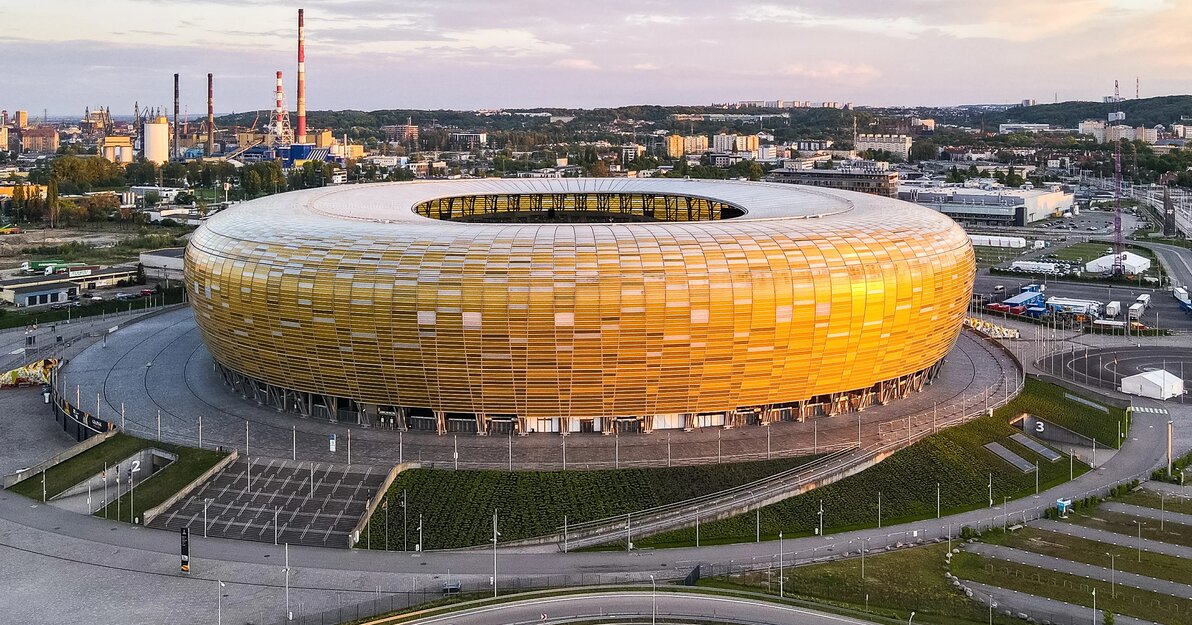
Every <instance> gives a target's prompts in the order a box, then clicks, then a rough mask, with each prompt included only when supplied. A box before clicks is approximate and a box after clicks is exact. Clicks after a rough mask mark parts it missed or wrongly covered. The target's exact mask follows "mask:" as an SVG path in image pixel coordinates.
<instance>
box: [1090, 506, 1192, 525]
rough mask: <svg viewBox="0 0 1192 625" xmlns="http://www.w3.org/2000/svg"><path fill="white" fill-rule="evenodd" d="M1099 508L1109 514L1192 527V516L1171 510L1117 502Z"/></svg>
mask: <svg viewBox="0 0 1192 625" xmlns="http://www.w3.org/2000/svg"><path fill="white" fill-rule="evenodd" d="M1099 508H1100V509H1101V510H1106V511H1108V512H1117V513H1120V514H1129V515H1131V516H1136V517H1142V518H1144V519H1154V520H1156V521H1158V520H1163V522H1165V523H1178V524H1180V525H1187V526H1189V527H1192V514H1183V513H1180V512H1172V511H1170V510H1167V511H1164V510H1159V509H1157V508H1148V507H1146V506H1135V505H1133V504H1128V503H1121V502H1117V501H1107V502H1105V503H1103V504H1101V505H1100V506H1099Z"/></svg>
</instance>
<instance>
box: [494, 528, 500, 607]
mask: <svg viewBox="0 0 1192 625" xmlns="http://www.w3.org/2000/svg"><path fill="white" fill-rule="evenodd" d="M500 535H501V533H500V532H498V531H497V511H496V510H493V596H494V597H496V596H497V538H498V537H499V536H500Z"/></svg>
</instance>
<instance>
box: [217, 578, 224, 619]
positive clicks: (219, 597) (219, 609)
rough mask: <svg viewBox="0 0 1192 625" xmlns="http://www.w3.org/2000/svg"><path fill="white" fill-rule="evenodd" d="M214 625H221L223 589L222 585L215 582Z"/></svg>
mask: <svg viewBox="0 0 1192 625" xmlns="http://www.w3.org/2000/svg"><path fill="white" fill-rule="evenodd" d="M215 584H216V585H215V625H223V588H224V585H225V584H224V583H223V582H221V581H219V580H218V579H217V580H215Z"/></svg>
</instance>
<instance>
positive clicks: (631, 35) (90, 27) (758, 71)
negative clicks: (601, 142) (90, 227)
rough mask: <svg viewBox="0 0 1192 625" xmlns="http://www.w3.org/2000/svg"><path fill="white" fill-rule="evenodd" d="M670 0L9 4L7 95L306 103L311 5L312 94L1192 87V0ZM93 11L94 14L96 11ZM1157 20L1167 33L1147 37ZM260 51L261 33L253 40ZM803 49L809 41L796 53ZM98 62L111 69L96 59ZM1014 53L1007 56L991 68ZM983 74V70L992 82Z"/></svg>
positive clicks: (1073, 94) (335, 105) (636, 97)
mask: <svg viewBox="0 0 1192 625" xmlns="http://www.w3.org/2000/svg"><path fill="white" fill-rule="evenodd" d="M864 4H865V6H864V11H858V7H857V6H855V5H850V6H848V7H844V8H842V7H834V6H832V4H831V3H828V2H806V3H800V4H797V5H796V4H790V3H781V2H768V3H767V2H760V3H751V4H749V5H747V6H746V5H735V6H733V7H731V8H723V7H722V6H721V5H718V4H714V3H711V2H702V1H701V2H688V3H684V4H683V5H682V7H681V9H680V10H674V9H673V8H672V7H671V6H670V5H669V3H665V2H644V3H642V2H639V3H634V4H633V5H624V7H623V9H622V7H617V6H611V7H610V6H607V5H601V6H599V7H593V6H590V5H587V6H575V7H564V8H563V9H560V8H559V6H558V5H555V4H548V3H542V2H526V3H519V4H518V6H517V10H511V9H510V7H509V5H490V4H489V3H477V2H467V1H460V2H451V3H431V2H411V3H405V4H404V5H403V6H402V7H400V10H398V9H396V8H394V7H393V6H392V5H391V4H389V3H384V2H375V1H371V0H339V1H330V0H324V1H318V0H308V1H306V2H303V3H296V4H293V5H277V4H274V3H270V2H263V1H257V0H241V1H238V2H231V1H229V0H202V1H199V2H186V3H183V2H179V1H175V0H158V1H152V2H151V1H148V0H111V1H110V2H105V3H104V8H105V10H104V11H102V12H95V11H91V10H90V9H91V7H88V6H87V5H85V4H83V3H82V2H81V0H52V1H51V2H47V3H41V4H27V5H17V6H6V7H3V8H0V19H4V20H5V21H6V22H8V23H14V24H15V23H24V24H32V25H36V24H44V25H47V26H49V27H46V28H36V27H34V28H29V29H21V30H17V31H15V32H17V33H20V34H9V35H5V36H0V55H3V56H4V57H5V58H6V59H9V61H10V66H12V67H26V68H36V71H28V72H26V74H25V78H24V79H23V82H22V84H23V85H24V87H23V88H22V89H20V90H18V91H14V92H12V93H10V94H9V97H8V98H6V102H4V103H3V105H4V106H5V107H6V108H8V109H9V110H13V109H18V108H25V109H29V110H31V111H34V112H40V111H41V110H42V109H48V110H49V112H50V113H51V114H52V115H61V114H72V113H75V112H76V111H81V110H82V109H83V108H84V107H86V106H92V107H94V106H99V105H102V106H108V107H110V108H111V109H112V110H113V113H119V114H124V113H125V112H126V111H125V110H124V109H130V110H131V107H132V103H133V102H134V101H136V102H139V103H140V104H141V106H166V105H167V103H169V102H170V100H171V97H172V92H171V89H172V86H171V79H172V76H171V75H172V74H173V73H175V72H177V73H180V74H182V81H183V84H182V100H183V103H184V105H186V107H187V109H188V110H189V112H190V113H191V114H192V115H195V114H198V113H199V112H200V110H201V109H205V100H204V99H205V86H206V85H205V83H204V80H205V74H206V73H207V72H213V73H214V74H215V77H216V109H217V111H219V112H220V113H228V112H233V111H245V110H255V109H266V108H271V106H272V99H273V98H272V95H273V82H274V80H273V74H274V72H275V71H276V70H278V69H280V70H282V71H283V72H285V78H286V92H287V104H288V106H289V108H290V109H291V110H293V109H294V107H295V102H294V97H293V92H294V85H295V82H294V81H295V78H296V71H295V70H296V49H295V41H296V38H295V35H296V23H295V13H296V11H295V10H296V9H297V8H300V7H302V8H305V9H306V11H307V49H308V59H307V75H308V85H309V86H308V107H309V108H310V109H311V110H326V109H362V110H372V109H386V108H421V109H428V108H431V109H433V108H455V109H472V108H486V107H493V108H496V107H507V108H515V107H536V106H538V107H573V108H597V107H604V106H622V105H633V104H706V103H711V102H726V101H729V102H731V101H736V100H741V99H767V100H771V99H802V100H813V101H821V100H832V101H841V102H853V103H855V104H859V105H872V106H882V105H916V104H918V105H952V104H965V103H968V104H975V103H1010V102H1018V101H1021V100H1023V99H1035V100H1038V101H1039V102H1040V103H1044V102H1051V101H1052V100H1053V98H1054V97H1056V95H1057V94H1058V97H1059V100H1060V101H1066V100H1078V99H1079V100H1097V99H1099V98H1100V97H1101V96H1103V95H1106V94H1108V93H1111V92H1112V89H1113V81H1114V80H1115V79H1118V80H1121V81H1122V84H1123V85H1124V88H1123V95H1125V96H1127V97H1131V96H1133V89H1134V85H1133V84H1131V83H1133V79H1134V78H1135V77H1136V76H1137V77H1139V78H1140V80H1141V84H1142V95H1143V96H1144V97H1145V96H1154V95H1163V94H1173V93H1186V92H1188V91H1189V89H1188V87H1187V85H1188V81H1187V80H1186V79H1182V78H1181V76H1182V75H1183V74H1184V73H1186V70H1187V69H1188V66H1189V64H1190V62H1189V61H1188V60H1186V59H1185V58H1183V57H1182V56H1181V55H1172V54H1170V53H1169V51H1170V50H1172V49H1179V48H1180V47H1181V46H1186V45H1188V44H1189V43H1192V41H1190V40H1192V35H1190V34H1188V33H1187V32H1184V31H1182V30H1181V28H1180V24H1183V23H1186V21H1187V19H1188V18H1190V17H1192V6H1187V5H1180V4H1179V3H1176V2H1173V1H1169V0H1062V1H1059V2H1052V3H1047V4H1046V5H1042V6H1040V5H1037V3H1033V2H1029V1H1027V0H1012V1H1010V2H1001V3H998V7H997V8H998V10H997V11H996V12H994V11H993V10H992V9H991V8H990V7H988V6H987V5H983V4H980V3H964V4H963V5H958V3H949V2H942V1H940V0H895V1H891V2H882V3H875V2H865V3H864ZM84 13H85V14H87V15H88V19H86V20H79V19H77V16H78V15H80V14H84ZM1143 32H1145V33H1146V35H1147V36H1145V37H1139V36H1134V35H1137V34H1138V33H1143ZM249 44H250V45H249ZM787 50H791V51H792V52H790V53H788V52H786V51H787ZM96 59H98V61H97V62H95V60H96ZM990 60H996V62H990ZM977 75H981V76H983V78H982V79H981V80H972V78H973V77H974V76H977Z"/></svg>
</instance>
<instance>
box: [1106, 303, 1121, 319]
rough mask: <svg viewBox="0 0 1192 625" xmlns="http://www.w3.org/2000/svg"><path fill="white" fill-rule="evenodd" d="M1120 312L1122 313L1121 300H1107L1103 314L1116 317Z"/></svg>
mask: <svg viewBox="0 0 1192 625" xmlns="http://www.w3.org/2000/svg"><path fill="white" fill-rule="evenodd" d="M1120 314H1122V303H1121V302H1116V301H1115V302H1109V303H1108V304H1106V305H1105V316H1106V317H1116V316H1118V315H1120Z"/></svg>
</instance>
